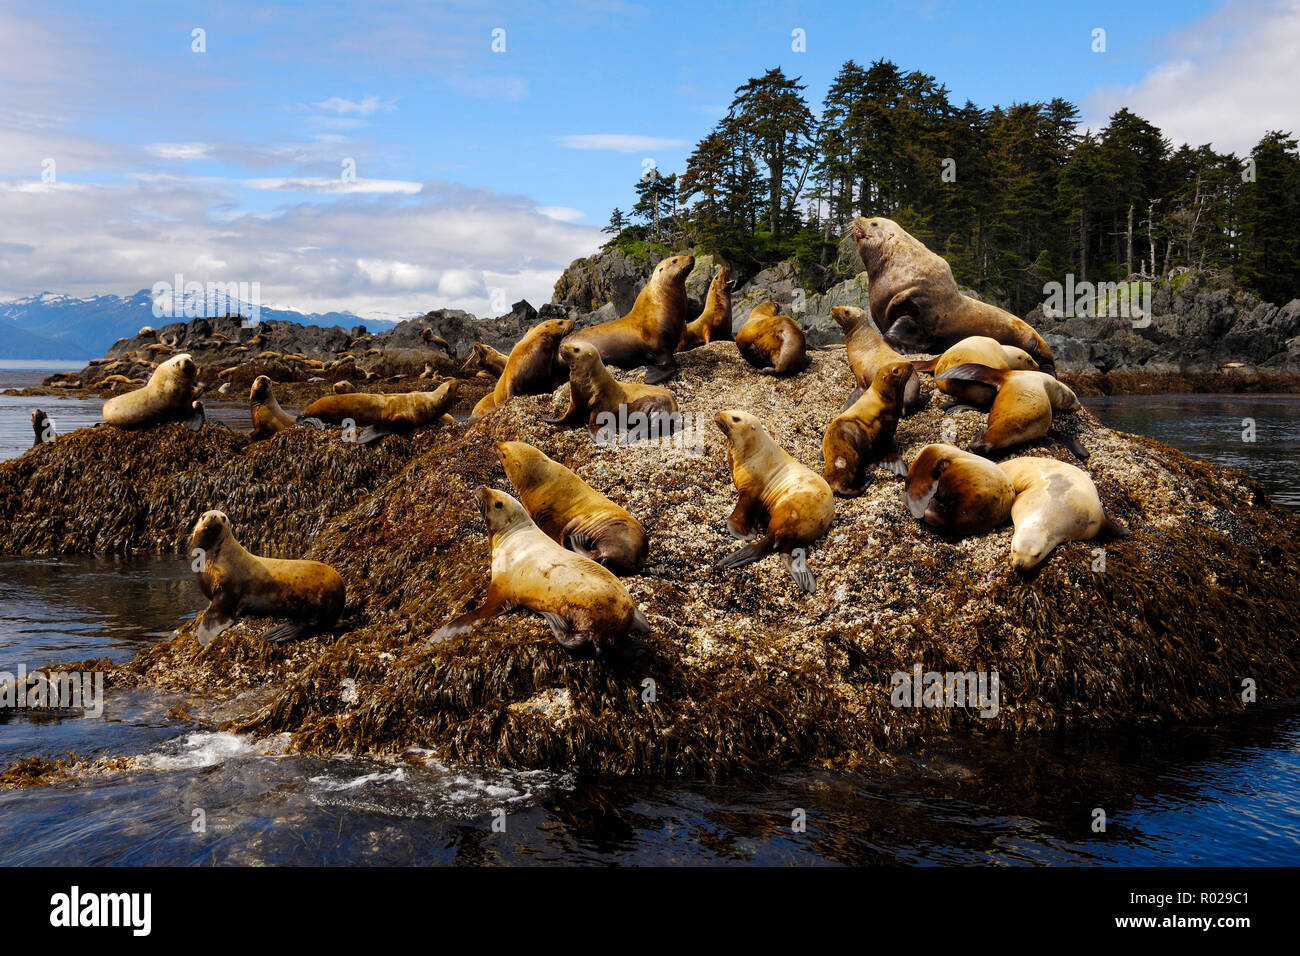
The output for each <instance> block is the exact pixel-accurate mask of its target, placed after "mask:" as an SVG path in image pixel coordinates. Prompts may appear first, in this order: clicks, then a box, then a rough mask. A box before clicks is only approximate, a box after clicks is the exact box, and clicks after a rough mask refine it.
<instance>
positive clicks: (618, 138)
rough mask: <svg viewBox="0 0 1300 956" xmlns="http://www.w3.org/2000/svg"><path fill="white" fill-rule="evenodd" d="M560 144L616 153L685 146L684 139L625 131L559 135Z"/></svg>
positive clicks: (571, 147)
mask: <svg viewBox="0 0 1300 956" xmlns="http://www.w3.org/2000/svg"><path fill="white" fill-rule="evenodd" d="M559 142H560V145H561V146H564V147H566V148H568V149H607V150H612V151H614V152H616V153H642V152H645V151H646V150H648V149H669V148H671V147H674V146H685V145H686V142H685V140H680V139H663V138H662V137H658V136H633V135H630V134H627V133H582V134H579V135H574V136H561V137H560V140H559Z"/></svg>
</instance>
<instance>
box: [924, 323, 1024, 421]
mask: <svg viewBox="0 0 1300 956" xmlns="http://www.w3.org/2000/svg"><path fill="white" fill-rule="evenodd" d="M967 362H973V363H975V364H976V365H986V366H988V367H989V368H1010V369H1015V370H1016V371H1020V372H1036V371H1038V363H1037V362H1035V361H1034V357H1033V356H1032V355H1030V354H1029V353H1028V352H1026V351H1025V350H1024V349H1022V348H1020V347H1019V346H1015V345H1002V344H1001V343H999V342H998V341H997V340H996V339H991V338H989V337H988V336H987V335H972V336H969V337H968V338H964V339H962V340H961V341H960V342H958V343H957V344H956V345H954V346H953V347H952V348H950V349H948V351H946V352H944V353H943V354H942V355H940V356H939V357H938V358H932V359H926V360H925V361H918V362H913V363H912V367H913V368H915V369H916V370H917V371H918V372H929V373H931V374H932V375H935V376H939V375H942V374H943V373H944V372H946V371H948V369H950V368H952V367H954V366H956V365H965V364H966V363H967ZM935 385H936V386H937V387H938V388H939V389H941V390H942V391H943V392H945V393H947V394H948V395H951V396H952V397H953V398H954V399H955V400H956V401H954V402H949V403H948V404H946V405H945V406H944V407H945V408H952V407H953V406H954V405H958V404H963V405H971V406H974V407H975V408H983V409H987V408H988V407H989V406H990V405H992V404H993V399H994V398H996V397H997V393H998V390H997V389H996V388H994V387H993V386H991V385H981V384H980V383H978V382H963V381H958V380H956V379H944V380H943V381H941V382H935Z"/></svg>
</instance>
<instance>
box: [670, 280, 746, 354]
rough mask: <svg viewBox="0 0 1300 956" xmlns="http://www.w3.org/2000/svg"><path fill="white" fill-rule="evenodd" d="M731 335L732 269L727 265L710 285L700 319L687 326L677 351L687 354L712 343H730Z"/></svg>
mask: <svg viewBox="0 0 1300 956" xmlns="http://www.w3.org/2000/svg"><path fill="white" fill-rule="evenodd" d="M732 338H733V336H732V334H731V269H730V268H729V267H728V266H726V265H725V264H724V265H723V266H722V268H721V269H719V270H718V273H717V275H715V276H714V277H713V281H712V282H710V283H709V296H708V300H707V301H706V302H705V303H704V311H703V312H701V313H700V317H699V318H697V319H696V320H695V321H693V322H688V323H687V324H686V329H685V331H683V332H682V340H681V342H679V343H678V345H677V351H679V352H686V351H689V350H690V349H695V348H699V347H700V346H701V345H707V344H708V343H710V342H719V341H730V340H731V339H732Z"/></svg>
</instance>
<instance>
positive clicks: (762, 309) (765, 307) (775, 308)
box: [749, 302, 781, 319]
mask: <svg viewBox="0 0 1300 956" xmlns="http://www.w3.org/2000/svg"><path fill="white" fill-rule="evenodd" d="M780 314H781V307H780V306H779V305H777V304H776V303H775V302H760V303H759V304H758V305H756V306H754V307H753V308H752V309H750V310H749V317H750V318H751V319H768V318H771V317H772V316H774V315H780Z"/></svg>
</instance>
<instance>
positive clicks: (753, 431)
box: [713, 408, 771, 458]
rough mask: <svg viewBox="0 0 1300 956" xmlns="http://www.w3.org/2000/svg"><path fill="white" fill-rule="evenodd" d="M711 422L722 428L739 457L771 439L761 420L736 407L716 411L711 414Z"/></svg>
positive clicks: (746, 454) (745, 455) (744, 455)
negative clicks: (714, 413)
mask: <svg viewBox="0 0 1300 956" xmlns="http://www.w3.org/2000/svg"><path fill="white" fill-rule="evenodd" d="M713 423H714V424H715V425H717V426H718V428H720V429H722V434H724V435H726V436H727V441H728V442H729V443H730V444H731V447H732V448H733V449H734V450H735V451H736V453H737V454H738V455H739V456H740V457H741V458H744V457H747V456H748V455H749V454H750V453H751V452H752V451H754V450H756V449H757V448H759V447H760V446H761V445H762V444H763V443H764V442H766V441H770V440H771V436H769V435H768V433H767V429H766V428H764V427H763V423H762V422H760V421H759V420H758V419H757V418H755V417H754V416H753V415H751V414H749V412H742V411H741V410H740V409H738V408H728V409H726V410H724V411H721V412H718V414H716V415H714V416H713Z"/></svg>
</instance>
